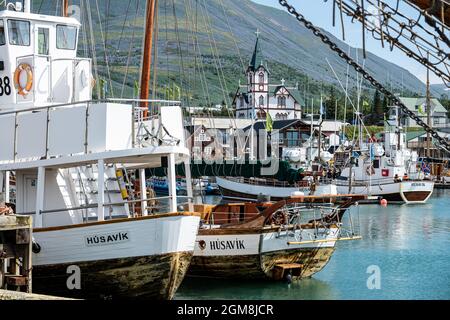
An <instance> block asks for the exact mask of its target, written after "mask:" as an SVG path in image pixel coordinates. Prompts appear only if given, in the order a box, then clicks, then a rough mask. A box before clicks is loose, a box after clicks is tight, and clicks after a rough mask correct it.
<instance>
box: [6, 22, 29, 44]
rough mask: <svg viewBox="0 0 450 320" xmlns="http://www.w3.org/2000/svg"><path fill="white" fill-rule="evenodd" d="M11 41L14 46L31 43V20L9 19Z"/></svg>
mask: <svg viewBox="0 0 450 320" xmlns="http://www.w3.org/2000/svg"><path fill="white" fill-rule="evenodd" d="M8 32H9V43H10V44H11V45H14V46H29V45H30V22H28V21H21V20H8Z"/></svg>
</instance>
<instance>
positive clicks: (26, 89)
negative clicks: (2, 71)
mask: <svg viewBox="0 0 450 320" xmlns="http://www.w3.org/2000/svg"><path fill="white" fill-rule="evenodd" d="M22 72H25V73H26V76H27V83H26V84H25V85H23V84H21V82H20V77H21V74H22ZM14 86H15V88H16V90H17V93H18V94H19V95H21V96H24V97H25V96H27V95H28V93H30V91H31V89H32V87H33V71H32V68H31V66H30V65H29V64H27V63H21V64H20V65H19V66H18V67H17V69H16V71H15V72H14Z"/></svg>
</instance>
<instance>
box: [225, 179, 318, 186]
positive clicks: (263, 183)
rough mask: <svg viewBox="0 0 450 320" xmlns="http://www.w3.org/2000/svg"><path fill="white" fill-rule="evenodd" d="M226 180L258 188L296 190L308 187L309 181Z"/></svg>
mask: <svg viewBox="0 0 450 320" xmlns="http://www.w3.org/2000/svg"><path fill="white" fill-rule="evenodd" d="M226 179H227V180H230V181H232V182H237V183H245V184H250V185H256V186H258V185H260V186H269V187H284V188H296V187H309V186H310V182H309V181H300V182H303V183H299V182H296V183H294V184H289V183H288V182H282V181H275V180H270V179H251V178H236V177H227V178H226Z"/></svg>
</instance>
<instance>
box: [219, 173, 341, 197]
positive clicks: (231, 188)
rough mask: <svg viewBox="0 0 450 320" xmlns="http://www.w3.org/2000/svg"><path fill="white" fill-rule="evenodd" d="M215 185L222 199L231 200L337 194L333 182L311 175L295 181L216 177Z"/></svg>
mask: <svg viewBox="0 0 450 320" xmlns="http://www.w3.org/2000/svg"><path fill="white" fill-rule="evenodd" d="M216 180H217V185H218V186H219V188H220V192H221V194H222V197H223V198H224V199H229V200H233V201H256V200H258V199H259V198H261V197H265V198H269V199H270V200H271V201H280V200H284V199H287V198H290V197H291V196H300V195H306V196H313V195H316V196H325V195H337V194H338V192H337V187H336V185H335V184H334V183H323V184H322V183H320V182H319V183H318V182H317V179H314V178H312V177H309V178H306V180H302V181H298V182H295V183H288V182H282V181H278V180H275V179H264V178H262V179H261V178H249V179H247V178H242V177H217V178H216Z"/></svg>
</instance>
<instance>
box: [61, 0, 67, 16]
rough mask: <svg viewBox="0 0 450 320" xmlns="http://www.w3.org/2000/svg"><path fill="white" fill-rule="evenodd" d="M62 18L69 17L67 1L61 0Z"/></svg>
mask: <svg viewBox="0 0 450 320" xmlns="http://www.w3.org/2000/svg"><path fill="white" fill-rule="evenodd" d="M62 16H63V17H66V18H67V17H68V16H69V0H63V4H62Z"/></svg>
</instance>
